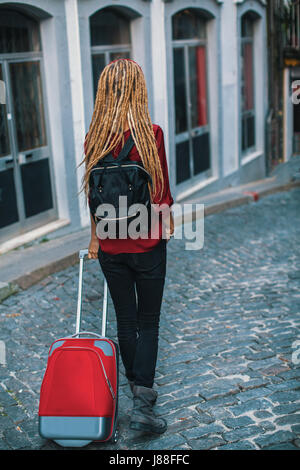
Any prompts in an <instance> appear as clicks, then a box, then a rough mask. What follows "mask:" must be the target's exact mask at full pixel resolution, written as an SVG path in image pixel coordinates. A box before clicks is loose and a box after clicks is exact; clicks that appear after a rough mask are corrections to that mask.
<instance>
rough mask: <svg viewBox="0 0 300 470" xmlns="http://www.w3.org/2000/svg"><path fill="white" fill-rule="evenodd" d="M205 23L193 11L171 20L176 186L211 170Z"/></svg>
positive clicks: (205, 20) (188, 10) (179, 14)
mask: <svg viewBox="0 0 300 470" xmlns="http://www.w3.org/2000/svg"><path fill="white" fill-rule="evenodd" d="M206 23H207V18H206V17H205V16H204V15H203V14H201V13H200V12H199V11H197V10H193V9H185V10H181V11H179V12H178V13H176V14H175V15H174V16H173V18H172V28H173V73H174V96H175V103H174V107H175V132H176V137H175V139H176V183H177V184H180V183H182V182H184V181H187V180H191V179H194V178H195V177H196V176H198V175H200V174H202V175H203V174H204V173H205V172H207V170H209V169H210V145H209V144H210V128H209V119H208V94H207V50H206V48H207V36H206Z"/></svg>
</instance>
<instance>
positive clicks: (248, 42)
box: [241, 13, 255, 153]
mask: <svg viewBox="0 0 300 470" xmlns="http://www.w3.org/2000/svg"><path fill="white" fill-rule="evenodd" d="M241 128H242V129H241V131H242V136H241V137H242V153H248V152H249V151H251V150H253V149H254V148H255V105H254V19H253V17H252V16H251V14H250V13H246V14H245V15H243V16H242V23H241Z"/></svg>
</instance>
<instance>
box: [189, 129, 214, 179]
mask: <svg viewBox="0 0 300 470" xmlns="http://www.w3.org/2000/svg"><path fill="white" fill-rule="evenodd" d="M192 143H193V160H194V175H197V174H198V173H201V172H202V171H206V170H208V169H209V168H210V151H209V133H208V132H206V133H205V134H202V135H199V136H197V137H194V138H193V139H192Z"/></svg>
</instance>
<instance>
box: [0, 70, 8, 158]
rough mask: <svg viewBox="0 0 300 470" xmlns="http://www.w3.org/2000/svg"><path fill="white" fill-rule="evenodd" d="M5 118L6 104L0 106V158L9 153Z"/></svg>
mask: <svg viewBox="0 0 300 470" xmlns="http://www.w3.org/2000/svg"><path fill="white" fill-rule="evenodd" d="M0 80H3V71H2V64H0ZM6 95H7V93H6ZM6 116H7V109H6V104H0V157H4V156H6V155H9V153H10V145H9V138H8V128H7V119H6Z"/></svg>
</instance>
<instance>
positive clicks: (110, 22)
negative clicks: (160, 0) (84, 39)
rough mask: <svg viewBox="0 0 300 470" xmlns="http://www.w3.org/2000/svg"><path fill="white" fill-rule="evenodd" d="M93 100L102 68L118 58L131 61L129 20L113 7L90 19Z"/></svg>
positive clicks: (100, 11)
mask: <svg viewBox="0 0 300 470" xmlns="http://www.w3.org/2000/svg"><path fill="white" fill-rule="evenodd" d="M90 37H91V52H92V69H93V89H94V98H95V96H96V92H97V85H98V80H99V76H100V75H101V72H102V70H103V69H104V67H105V66H106V65H107V64H108V63H109V62H111V61H112V60H116V59H118V58H126V59H131V58H132V57H131V37H130V18H129V17H127V16H126V14H124V13H123V12H120V11H118V10H116V9H115V8H113V7H107V8H103V9H102V10H99V11H97V12H96V13H94V14H93V15H92V16H91V17H90Z"/></svg>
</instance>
